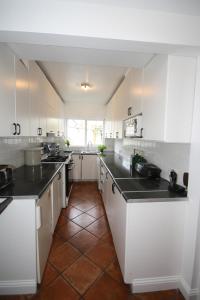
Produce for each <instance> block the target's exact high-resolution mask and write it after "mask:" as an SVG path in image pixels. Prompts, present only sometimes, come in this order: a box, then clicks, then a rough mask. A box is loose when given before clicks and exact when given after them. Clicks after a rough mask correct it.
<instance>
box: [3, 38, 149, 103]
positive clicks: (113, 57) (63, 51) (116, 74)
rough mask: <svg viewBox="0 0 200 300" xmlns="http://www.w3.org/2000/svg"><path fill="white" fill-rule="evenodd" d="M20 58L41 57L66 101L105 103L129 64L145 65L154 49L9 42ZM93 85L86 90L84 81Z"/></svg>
mask: <svg viewBox="0 0 200 300" xmlns="http://www.w3.org/2000/svg"><path fill="white" fill-rule="evenodd" d="M9 46H10V47H11V48H12V49H13V51H14V52H15V53H16V54H18V56H19V57H20V58H23V59H28V60H37V61H40V64H41V66H42V68H43V69H44V71H45V73H46V74H47V76H48V77H49V78H50V80H51V81H52V82H53V84H54V86H55V87H56V89H57V90H58V92H59V94H60V95H61V97H62V98H63V100H64V101H65V102H74V101H76V102H79V101H81V102H83V101H85V102H91V103H94V102H95V103H103V104H105V103H106V102H107V101H108V99H109V98H110V96H111V95H112V93H113V91H114V90H115V89H116V87H117V85H118V83H119V81H120V80H121V78H122V77H123V75H124V74H125V73H126V71H127V69H128V68H131V67H135V68H142V67H143V66H144V65H145V64H146V63H147V62H148V61H149V60H150V59H151V58H152V55H153V54H152V53H137V52H132V51H116V50H115V51H114V50H103V49H87V48H78V47H57V46H44V45H31V44H9ZM85 81H86V82H89V83H90V84H91V85H92V88H91V89H90V90H88V91H84V90H82V89H81V88H80V85H81V83H82V82H85Z"/></svg>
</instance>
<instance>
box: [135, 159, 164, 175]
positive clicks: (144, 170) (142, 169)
mask: <svg viewBox="0 0 200 300" xmlns="http://www.w3.org/2000/svg"><path fill="white" fill-rule="evenodd" d="M135 170H136V171H137V172H138V173H139V174H140V175H141V176H143V177H151V178H158V177H160V173H161V169H160V168H159V167H157V166H156V165H154V164H151V163H147V162H138V163H136V164H135Z"/></svg>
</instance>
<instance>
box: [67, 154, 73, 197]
mask: <svg viewBox="0 0 200 300" xmlns="http://www.w3.org/2000/svg"><path fill="white" fill-rule="evenodd" d="M73 168H74V162H73V159H72V158H71V159H70V161H69V162H68V164H66V165H65V172H66V197H67V198H69V196H70V193H71V189H72V185H73Z"/></svg>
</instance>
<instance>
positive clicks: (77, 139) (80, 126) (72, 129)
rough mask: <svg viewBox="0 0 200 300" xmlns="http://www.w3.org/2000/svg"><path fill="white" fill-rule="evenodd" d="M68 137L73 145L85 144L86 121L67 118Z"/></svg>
mask: <svg viewBox="0 0 200 300" xmlns="http://www.w3.org/2000/svg"><path fill="white" fill-rule="evenodd" d="M67 138H68V139H69V141H70V145H72V146H84V145H85V121H84V120H67Z"/></svg>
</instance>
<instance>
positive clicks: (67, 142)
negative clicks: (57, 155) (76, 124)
mask: <svg viewBox="0 0 200 300" xmlns="http://www.w3.org/2000/svg"><path fill="white" fill-rule="evenodd" d="M65 145H66V146H67V147H68V148H69V146H70V141H69V140H65Z"/></svg>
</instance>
